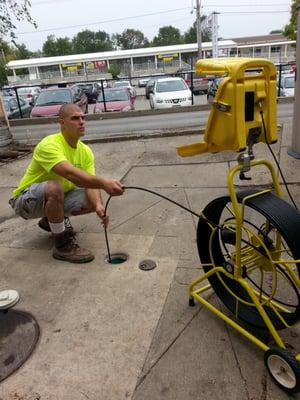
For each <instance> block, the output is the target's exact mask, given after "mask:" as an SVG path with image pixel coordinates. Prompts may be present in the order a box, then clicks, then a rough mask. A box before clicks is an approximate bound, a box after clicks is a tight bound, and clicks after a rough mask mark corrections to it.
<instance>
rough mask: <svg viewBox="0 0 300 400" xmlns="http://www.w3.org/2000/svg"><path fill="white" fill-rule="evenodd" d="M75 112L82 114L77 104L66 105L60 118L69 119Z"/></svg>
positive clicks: (61, 111) (59, 115) (60, 113)
mask: <svg viewBox="0 0 300 400" xmlns="http://www.w3.org/2000/svg"><path fill="white" fill-rule="evenodd" d="M74 111H75V112H78V111H79V112H82V110H81V108H80V107H78V106H77V105H76V104H73V103H69V104H65V105H63V106H62V107H61V108H60V110H59V114H58V117H59V118H60V119H64V118H66V117H68V116H69V115H70V114H71V113H72V112H74Z"/></svg>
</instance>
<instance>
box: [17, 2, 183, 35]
mask: <svg viewBox="0 0 300 400" xmlns="http://www.w3.org/2000/svg"><path fill="white" fill-rule="evenodd" d="M189 9H190V7H183V8H174V9H172V10H166V11H158V12H155V13H149V14H140V15H134V16H131V17H122V18H114V19H110V20H104V21H98V22H90V23H88V24H80V25H68V26H62V27H58V28H47V29H39V30H36V31H30V32H16V34H17V35H27V34H31V33H38V32H49V31H59V30H62V29H73V28H80V27H81V26H91V25H98V24H107V23H110V22H117V21H124V20H126V19H134V18H141V17H149V16H152V15H158V14H167V13H170V12H175V11H182V10H189Z"/></svg>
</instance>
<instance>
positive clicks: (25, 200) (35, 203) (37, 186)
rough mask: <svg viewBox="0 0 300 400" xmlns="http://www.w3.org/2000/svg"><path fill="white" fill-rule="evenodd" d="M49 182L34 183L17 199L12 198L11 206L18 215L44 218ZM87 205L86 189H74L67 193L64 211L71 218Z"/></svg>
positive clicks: (25, 217) (29, 217) (26, 217)
mask: <svg viewBox="0 0 300 400" xmlns="http://www.w3.org/2000/svg"><path fill="white" fill-rule="evenodd" d="M46 184H47V182H42V183H34V184H33V185H31V186H29V187H28V188H26V189H25V190H24V191H23V192H22V193H20V194H19V195H18V196H17V197H15V198H11V199H10V200H9V204H10V205H11V207H12V208H13V210H14V211H15V213H16V214H17V215H19V216H20V217H22V218H24V219H34V218H42V217H44V216H45V213H44V206H45V185H46ZM86 204H87V198H86V193H85V189H84V188H77V187H76V188H74V189H73V190H70V191H69V192H68V193H65V201H64V210H65V215H66V216H69V215H71V214H72V213H73V212H79V211H80V210H82V209H84V208H85V207H86Z"/></svg>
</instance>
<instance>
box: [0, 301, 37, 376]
mask: <svg viewBox="0 0 300 400" xmlns="http://www.w3.org/2000/svg"><path fill="white" fill-rule="evenodd" d="M39 334H40V330H39V326H38V323H37V321H36V320H35V319H34V317H33V316H32V315H31V314H29V313H27V312H24V311H20V310H13V309H10V310H8V311H4V312H3V311H0V382H1V381H3V379H5V378H6V377H7V376H9V375H11V374H12V373H13V372H14V371H16V369H18V368H19V367H20V366H21V365H22V364H23V363H24V362H25V361H26V360H27V358H28V357H29V356H30V354H31V353H32V351H33V350H34V348H35V346H36V344H37V341H38V338H39Z"/></svg>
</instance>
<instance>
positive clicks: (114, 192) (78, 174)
mask: <svg viewBox="0 0 300 400" xmlns="http://www.w3.org/2000/svg"><path fill="white" fill-rule="evenodd" d="M52 171H53V172H55V173H56V174H57V175H60V176H62V177H64V178H65V179H67V180H69V181H71V182H73V183H74V184H75V185H76V186H81V187H84V188H90V189H103V190H105V191H106V192H107V193H108V194H110V195H111V196H118V195H120V194H122V193H123V192H124V187H123V185H122V183H121V182H119V181H116V180H111V179H106V178H103V177H101V176H94V175H90V174H89V173H87V172H85V171H82V170H81V169H80V168H76V167H74V166H73V165H72V164H71V163H70V162H69V161H61V162H60V163H58V164H56V165H55V166H54V167H53V168H52Z"/></svg>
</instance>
